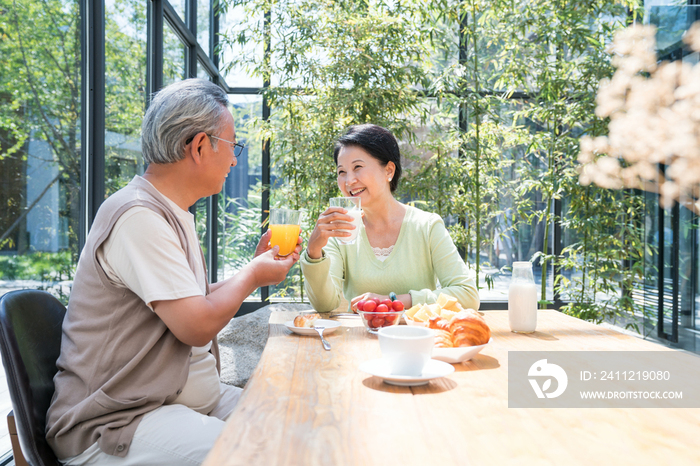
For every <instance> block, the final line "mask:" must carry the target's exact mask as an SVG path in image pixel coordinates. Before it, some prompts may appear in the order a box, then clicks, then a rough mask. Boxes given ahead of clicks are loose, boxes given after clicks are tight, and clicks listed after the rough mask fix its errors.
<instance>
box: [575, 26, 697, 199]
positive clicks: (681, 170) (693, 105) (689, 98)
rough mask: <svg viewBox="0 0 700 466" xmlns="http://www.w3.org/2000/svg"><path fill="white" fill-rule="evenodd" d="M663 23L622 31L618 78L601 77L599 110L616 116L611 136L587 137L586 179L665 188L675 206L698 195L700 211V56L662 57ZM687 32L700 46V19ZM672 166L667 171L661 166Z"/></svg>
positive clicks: (582, 157)
mask: <svg viewBox="0 0 700 466" xmlns="http://www.w3.org/2000/svg"><path fill="white" fill-rule="evenodd" d="M655 33H656V28H654V27H653V26H639V25H636V26H630V27H628V28H625V29H623V30H621V31H619V32H618V33H617V34H616V35H615V40H614V41H613V45H612V53H613V54H614V57H613V60H612V63H613V65H614V66H615V67H616V68H617V71H615V74H614V75H613V77H612V79H609V80H608V79H606V80H603V81H601V83H600V89H599V90H598V97H597V104H598V106H597V108H596V115H598V116H599V117H601V118H605V117H610V124H609V126H608V136H600V137H597V138H591V137H589V136H584V137H582V138H581V141H580V144H581V151H580V153H579V162H580V163H581V164H582V165H581V167H580V182H581V184H583V185H588V184H590V183H595V184H597V185H598V186H602V187H606V188H611V189H619V188H622V187H628V188H639V189H644V190H647V191H653V192H658V193H659V194H660V195H661V199H660V201H661V203H662V205H663V206H664V207H666V208H668V207H671V206H672V205H673V202H674V200H683V199H691V200H692V202H690V204H689V205H687V207H688V208H690V209H692V210H693V211H695V212H696V213H698V212H700V208H699V207H700V202H699V200H700V195H699V194H700V63H698V64H695V66H691V65H690V64H688V63H683V62H681V61H675V62H671V63H667V62H664V63H660V64H659V63H657V59H656V53H655V49H656V40H655ZM683 40H684V41H685V42H686V43H687V44H688V45H689V46H690V48H691V49H693V50H694V51H697V52H700V21H699V22H696V23H695V24H693V25H692V26H691V28H690V29H689V30H688V31H687V32H686V34H685V36H684V37H683ZM659 164H661V166H663V167H665V174H664V173H663V172H662V171H661V170H659V166H660V165H659Z"/></svg>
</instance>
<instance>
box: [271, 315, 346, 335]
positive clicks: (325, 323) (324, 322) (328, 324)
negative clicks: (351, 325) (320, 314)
mask: <svg viewBox="0 0 700 466" xmlns="http://www.w3.org/2000/svg"><path fill="white" fill-rule="evenodd" d="M314 325H315V326H316V327H323V328H325V330H324V331H323V334H324V335H326V334H327V333H331V332H335V331H336V330H337V329H338V327H340V322H336V321H335V320H328V319H317V320H316V322H314ZM284 326H285V327H287V328H288V329H289V330H291V331H292V332H294V333H298V334H299V335H315V336H318V332H317V331H316V330H314V329H313V328H309V327H295V326H294V321H293V320H288V321H287V322H285V323H284Z"/></svg>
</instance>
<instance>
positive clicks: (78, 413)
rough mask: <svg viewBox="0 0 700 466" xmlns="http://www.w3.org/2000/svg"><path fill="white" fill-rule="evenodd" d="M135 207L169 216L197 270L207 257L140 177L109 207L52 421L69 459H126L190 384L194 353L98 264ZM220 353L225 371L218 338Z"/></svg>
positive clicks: (82, 266) (50, 431)
mask: <svg viewBox="0 0 700 466" xmlns="http://www.w3.org/2000/svg"><path fill="white" fill-rule="evenodd" d="M133 206H144V207H147V208H149V209H152V210H153V211H155V212H157V213H158V214H159V215H162V216H163V218H164V219H165V220H166V221H167V222H168V224H170V225H171V226H172V228H173V230H175V232H176V234H177V235H178V236H179V238H180V243H181V244H182V248H183V250H184V251H185V254H186V256H187V260H188V262H189V264H190V267H191V268H192V269H193V270H194V267H195V265H194V264H195V263H196V262H195V260H194V258H195V254H199V255H201V254H202V251H201V249H199V248H198V249H199V250H197V251H191V250H189V248H188V246H187V241H186V237H185V231H184V227H183V225H181V224H180V223H179V221H178V220H177V217H176V216H175V214H174V212H173V211H172V210H171V208H170V207H169V205H168V203H167V201H166V200H165V198H164V197H163V195H162V194H160V193H159V192H158V191H157V190H156V189H154V188H153V187H152V186H151V185H150V184H149V183H148V182H146V181H145V180H143V179H142V178H140V177H135V178H134V179H133V180H132V181H131V182H130V183H129V184H128V185H127V186H126V187H125V188H123V189H121V190H120V191H118V192H116V193H115V194H114V195H112V196H111V197H110V198H109V199H107V200H106V201H105V202H104V203H103V204H102V206H101V207H100V209H99V211H98V213H97V216H96V217H95V221H94V223H93V225H92V228H91V230H90V234H89V235H88V238H87V242H86V244H85V248H84V249H83V251H82V253H81V256H80V260H79V261H78V268H77V270H76V273H75V280H74V281H73V289H72V291H71V295H70V300H69V302H68V311H67V313H66V317H65V320H64V321H63V338H62V340H61V355H60V357H59V358H58V361H57V362H56V366H57V367H58V373H57V374H56V376H55V377H54V384H55V387H56V392H55V393H54V396H53V400H52V402H51V407H50V408H49V411H48V414H47V425H46V438H47V440H48V442H49V445H51V448H53V450H54V452H55V453H56V455H57V456H58V457H59V458H61V459H64V458H69V457H71V456H75V455H78V454H80V453H82V452H83V451H85V450H86V449H87V448H88V447H89V446H90V445H92V444H94V443H95V442H98V444H99V447H100V449H101V450H102V451H103V452H105V453H107V454H110V455H115V456H125V455H126V453H127V452H128V451H129V446H130V445H131V440H132V438H133V436H134V432H135V431H136V427H137V426H138V423H139V421H140V420H141V419H142V417H143V415H144V414H146V413H148V412H150V411H153V410H154V409H156V408H158V407H160V406H162V405H164V404H169V403H171V402H172V401H173V400H175V398H177V396H178V394H179V393H180V392H181V390H182V387H184V385H185V382H186V381H187V376H188V373H189V356H190V354H191V349H192V348H191V346H189V345H186V344H184V343H182V342H181V341H180V340H178V339H177V338H176V337H175V335H173V333H172V332H170V330H168V328H167V327H166V326H165V324H164V323H163V321H162V320H161V319H160V318H159V317H158V316H157V315H156V314H155V313H154V312H153V311H151V310H150V309H149V308H148V306H146V303H144V302H143V301H141V299H140V298H139V297H138V296H137V295H136V294H134V293H133V292H131V291H130V290H128V289H125V288H119V287H116V286H113V285H112V284H110V281H109V280H108V278H107V276H106V275H105V273H104V271H103V270H102V268H101V267H100V266H99V264H98V262H97V259H96V254H95V253H96V251H97V249H98V248H99V247H100V245H102V243H103V242H104V241H105V240H106V239H107V237H108V236H109V233H110V232H111V231H112V228H113V227H114V224H115V223H116V221H117V220H118V219H119V217H120V216H121V215H122V214H123V213H124V212H125V211H126V210H127V209H129V208H130V207H133ZM143 240H144V241H158V238H144V239H143ZM202 262H203V261H202ZM207 293H209V287H208V286H207ZM212 353H213V354H214V356H215V357H216V360H217V369H219V355H218V346H217V344H216V339H215V340H214V341H213V344H212Z"/></svg>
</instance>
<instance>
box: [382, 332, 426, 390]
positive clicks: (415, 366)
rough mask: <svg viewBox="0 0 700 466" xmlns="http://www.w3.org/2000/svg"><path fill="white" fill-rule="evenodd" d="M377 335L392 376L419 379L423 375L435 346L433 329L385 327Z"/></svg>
mask: <svg viewBox="0 0 700 466" xmlns="http://www.w3.org/2000/svg"><path fill="white" fill-rule="evenodd" d="M377 334H378V335H379V348H381V350H382V358H383V359H385V360H386V361H387V362H388V363H389V368H390V371H391V375H405V376H412V377H419V376H421V375H422V374H423V368H424V367H425V365H426V364H427V363H428V361H429V360H430V356H431V355H432V354H433V346H434V345H435V333H434V332H433V330H432V329H429V328H426V327H418V326H408V325H395V326H393V327H383V328H381V329H379V332H378V333H377Z"/></svg>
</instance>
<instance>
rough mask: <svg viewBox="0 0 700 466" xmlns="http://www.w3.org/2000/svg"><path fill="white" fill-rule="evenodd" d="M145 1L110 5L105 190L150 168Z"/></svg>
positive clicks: (107, 18) (112, 189) (113, 0)
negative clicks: (144, 141) (145, 143)
mask: <svg viewBox="0 0 700 466" xmlns="http://www.w3.org/2000/svg"><path fill="white" fill-rule="evenodd" d="M145 90H146V5H145V3H143V2H135V1H133V0H110V1H108V2H107V3H106V5H105V178H106V179H105V191H106V192H105V196H106V197H108V196H110V195H111V194H113V193H114V192H116V191H117V190H119V189H121V188H122V187H124V186H125V185H126V184H127V183H128V182H129V181H130V180H131V179H132V178H133V177H134V175H140V174H143V171H144V169H145V166H144V163H143V158H142V156H141V140H140V133H141V121H142V119H143V115H144V112H145V101H146V95H145Z"/></svg>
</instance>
